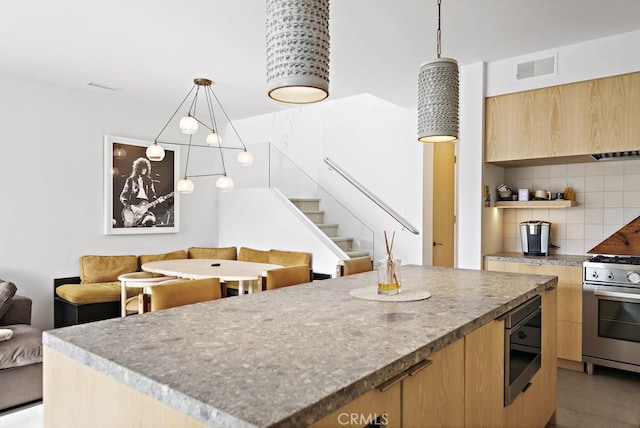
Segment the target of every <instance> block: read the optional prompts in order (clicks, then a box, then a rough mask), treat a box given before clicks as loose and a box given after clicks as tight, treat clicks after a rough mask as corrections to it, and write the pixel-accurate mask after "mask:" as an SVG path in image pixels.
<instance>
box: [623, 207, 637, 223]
mask: <svg viewBox="0 0 640 428" xmlns="http://www.w3.org/2000/svg"><path fill="white" fill-rule="evenodd" d="M638 216H640V209H638V208H624V217H623V219H622V222H623V223H624V224H628V223H631V222H632V221H633V220H635V219H636V218H638Z"/></svg>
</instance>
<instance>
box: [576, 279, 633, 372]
mask: <svg viewBox="0 0 640 428" xmlns="http://www.w3.org/2000/svg"><path fill="white" fill-rule="evenodd" d="M582 292H583V299H582V318H583V319H582V322H583V332H582V354H583V359H584V360H585V362H592V363H596V364H598V363H603V362H602V361H598V359H602V360H607V361H610V362H612V363H616V362H618V363H622V364H630V365H634V366H637V367H636V368H635V370H634V371H640V289H638V288H635V287H613V286H602V285H595V284H588V283H585V284H584V285H583V291H582ZM603 365H612V366H614V365H613V364H604V363H603ZM619 368H627V369H634V368H632V367H624V366H620V367H619Z"/></svg>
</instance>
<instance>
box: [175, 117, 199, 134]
mask: <svg viewBox="0 0 640 428" xmlns="http://www.w3.org/2000/svg"><path fill="white" fill-rule="evenodd" d="M178 126H179V127H180V129H181V130H182V132H184V133H185V134H195V133H196V131H197V130H198V121H197V120H195V119H194V118H193V116H191V115H188V116H185V117H183V118H182V119H180V124H179V125H178Z"/></svg>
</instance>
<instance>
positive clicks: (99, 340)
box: [43, 266, 557, 427]
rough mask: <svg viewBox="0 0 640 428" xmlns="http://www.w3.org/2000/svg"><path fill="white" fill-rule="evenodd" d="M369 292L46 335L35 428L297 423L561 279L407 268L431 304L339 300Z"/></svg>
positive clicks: (279, 300)
mask: <svg viewBox="0 0 640 428" xmlns="http://www.w3.org/2000/svg"><path fill="white" fill-rule="evenodd" d="M376 282H377V276H376V272H367V273H363V274H358V275H351V276H346V277H342V278H336V279H331V280H324V281H318V282H314V283H310V284H305V285H298V286H293V287H286V288H282V289H278V290H272V291H268V292H262V293H254V294H252V295H249V296H243V297H230V298H224V299H221V300H217V301H213V302H207V303H201V304H196V305H190V306H183V307H178V308H174V309H169V310H165V311H159V312H152V313H146V314H141V315H135V316H129V317H126V318H117V319H110V320H105V321H99V322H95V323H89V324H81V325H77V326H73V327H67V328H62V329H57V330H50V331H47V332H45V333H44V335H43V342H44V344H45V356H44V372H45V375H44V376H45V378H44V382H45V387H44V420H45V426H52V427H55V426H109V425H111V426H113V425H114V423H117V421H118V419H117V416H118V413H121V414H122V413H124V415H122V417H123V418H124V419H123V420H128V421H129V426H171V424H175V423H176V422H173V423H172V422H169V421H170V420H171V419H170V418H172V417H175V414H176V413H177V414H178V415H184V419H179V418H178V419H174V420H180V421H181V422H179V424H180V425H182V426H221V427H231V426H241V427H243V426H247V427H248V426H259V427H267V426H295V427H299V426H307V425H310V424H312V423H314V422H316V421H319V420H321V419H322V418H324V417H327V415H330V414H332V412H335V411H337V410H339V409H340V408H341V407H342V406H345V405H348V404H349V403H351V402H353V401H354V400H356V399H358V398H359V397H362V396H365V395H367V394H368V393H370V392H371V391H373V390H375V389H376V388H377V387H378V386H380V385H382V384H384V383H385V382H387V381H389V380H390V379H392V378H394V377H396V376H398V375H399V374H402V373H403V372H405V371H406V370H407V369H410V368H411V367H414V366H415V365H416V364H420V363H421V362H422V361H424V360H425V359H427V357H430V356H431V355H433V354H436V353H437V352H439V351H442V350H444V349H446V348H448V347H449V346H450V345H452V344H454V343H456V342H459V341H460V339H463V338H465V337H467V336H469V335H471V334H472V333H474V332H476V331H479V330H480V329H482V328H483V327H484V326H489V325H491V324H492V323H493V324H498V322H496V321H495V320H496V319H498V318H499V317H500V316H502V315H503V314H505V313H506V312H507V311H509V310H511V309H513V308H515V307H517V306H518V305H520V304H522V303H524V302H526V301H527V300H529V299H530V298H532V297H534V296H536V295H537V294H545V292H546V293H547V294H548V292H547V290H552V289H553V288H554V287H555V284H556V283H557V278H556V277H552V276H541V275H529V274H517V273H503V272H486V271H475V270H462V269H448V268H434V267H423V266H403V286H404V287H405V288H406V289H409V288H413V289H420V290H425V291H427V292H429V293H431V297H430V298H428V299H426V300H419V301H412V302H379V301H370V300H362V299H357V298H354V297H352V296H351V295H350V294H349V291H351V290H354V289H358V288H362V287H367V286H373V285H375V284H376ZM553 296H554V297H555V293H554V294H553ZM544 305H545V303H544V301H543V308H544ZM543 310H544V309H543ZM553 312H554V313H555V307H554V308H553ZM543 320H544V318H543ZM543 323H544V321H543ZM554 325H555V322H554V323H551V324H549V323H547V325H546V327H543V329H545V328H549V329H552V328H553V326H554ZM501 328H502V327H500V329H501ZM496 331H498V330H496ZM554 333H555V331H553V332H550V333H549V334H551V335H552V337H553V342H554V343H555V335H554ZM502 340H503V336H500V337H497V338H496V343H500V341H502ZM479 346H480V347H482V343H480V345H479ZM551 348H552V349H550V351H552V353H553V354H554V355H553V360H554V361H555V349H553V346H551ZM503 349H504V348H502V349H500V350H499V352H498V354H499V353H500V352H503ZM474 352H476V351H474ZM469 354H471V353H469ZM477 354H478V355H480V354H481V352H479V351H478V352H477ZM474 358H475V357H474ZM543 359H544V356H543ZM544 361H546V360H543V364H545V363H544ZM465 364H466V362H465ZM543 368H544V366H543ZM547 369H548V367H547ZM553 369H555V366H553ZM480 374H482V373H480ZM542 374H544V375H545V376H547V377H548V376H554V377H553V379H550V382H549V383H548V384H549V385H552V388H553V391H546V392H547V393H548V394H547V395H549V394H551V395H553V397H554V399H553V409H552V410H553V411H555V370H551V371H549V370H546V371H544V373H541V374H540V375H541V376H542ZM531 389H534V388H531ZM105 391H118V392H117V393H115V392H114V393H111V395H109V393H108V392H105ZM123 391H124V392H123ZM119 397H120V398H121V400H120V401H118V398H119ZM499 398H500V401H501V400H502V397H499ZM122 402H126V403H131V405H130V406H129V407H128V408H127V407H123V403H122ZM149 402H151V407H149ZM153 403H157V405H158V406H157V408H154V407H153ZM514 404H516V403H514ZM158 408H163V409H164V408H166V409H168V411H167V413H162V412H159V411H158ZM145 409H146V410H145ZM149 409H153V410H149ZM172 412H173V413H172ZM154 415H156V416H154ZM157 415H170V416H162V418H163V419H162V420H160V421H159V422H158V421H157V420H155V421H154V420H153V417H157ZM500 417H502V416H500ZM87 418H89V419H87ZM88 421H91V422H88ZM334 425H337V423H335V424H334ZM390 425H391V426H400V425H401V423H400V422H399V421H390Z"/></svg>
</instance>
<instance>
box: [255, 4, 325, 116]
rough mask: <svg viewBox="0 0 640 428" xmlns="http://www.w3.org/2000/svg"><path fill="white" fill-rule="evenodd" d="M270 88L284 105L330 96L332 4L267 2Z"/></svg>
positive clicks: (273, 95)
mask: <svg viewBox="0 0 640 428" xmlns="http://www.w3.org/2000/svg"><path fill="white" fill-rule="evenodd" d="M267 87H268V94H269V97H271V98H272V99H274V100H276V101H281V102H285V103H295V104H306V103H314V102H318V101H322V100H324V99H325V98H327V97H328V96H329V0H298V1H289V0H267Z"/></svg>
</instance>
